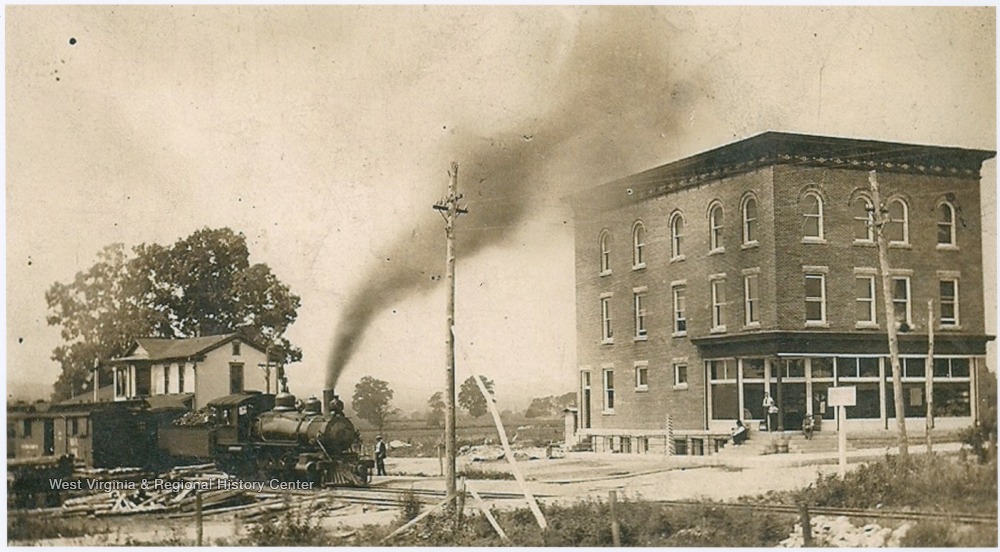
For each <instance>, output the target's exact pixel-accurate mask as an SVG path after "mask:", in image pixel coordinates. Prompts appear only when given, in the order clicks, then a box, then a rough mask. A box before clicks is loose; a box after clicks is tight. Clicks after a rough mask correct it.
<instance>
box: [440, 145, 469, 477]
mask: <svg viewBox="0 0 1000 552" xmlns="http://www.w3.org/2000/svg"><path fill="white" fill-rule="evenodd" d="M461 199H462V195H461V194H459V193H458V163H455V162H452V163H451V169H450V170H449V171H448V195H447V196H446V197H445V198H444V199H442V200H441V201H439V202H438V203H436V204H435V205H434V209H435V210H437V211H440V212H441V216H442V217H444V221H445V224H444V231H445V236H446V237H447V238H448V249H447V252H446V254H445V255H446V259H445V260H446V264H445V267H446V270H445V279H447V280H448V315H447V316H448V320H447V322H448V328H447V330H448V340H447V344H448V365H447V367H446V369H445V371H446V374H447V376H446V378H445V392H444V404H445V415H444V434H445V435H444V454H445V463H444V466H445V471H444V483H445V490H446V496H448V497H452V496H455V493H456V485H455V453H456V450H455V448H456V447H455V219H457V218H458V215H461V214H465V213H468V212H469V211H467V210H466V209H464V208H462V207H459V205H458V202H459V200H461Z"/></svg>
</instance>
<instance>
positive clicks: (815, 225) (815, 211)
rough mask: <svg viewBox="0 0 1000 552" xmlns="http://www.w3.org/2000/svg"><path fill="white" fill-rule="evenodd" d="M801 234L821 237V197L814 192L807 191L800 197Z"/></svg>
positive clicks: (820, 238)
mask: <svg viewBox="0 0 1000 552" xmlns="http://www.w3.org/2000/svg"><path fill="white" fill-rule="evenodd" d="M802 236H803V237H804V238H805V239H812V240H822V239H823V199H822V198H821V197H819V194H817V193H816V192H807V193H806V195H804V196H803V197H802Z"/></svg>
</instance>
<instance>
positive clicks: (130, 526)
mask: <svg viewBox="0 0 1000 552" xmlns="http://www.w3.org/2000/svg"><path fill="white" fill-rule="evenodd" d="M957 448H958V447H957V444H954V445H953V446H948V445H945V446H942V447H939V448H938V451H939V452H954V450H951V449H955V450H957ZM886 452H892V451H891V450H890V451H887V450H885V449H881V450H867V451H865V450H861V451H851V452H850V455H849V462H850V463H849V465H848V469H851V468H852V467H854V466H857V465H858V463H860V462H863V461H865V460H869V459H875V458H878V457H881V456H884V455H885V454H886ZM917 452H919V451H917ZM386 467H387V470H388V472H389V473H390V474H399V475H389V476H385V477H376V478H375V480H374V481H373V484H372V485H373V487H375V488H390V489H410V488H412V489H432V490H443V489H444V480H443V478H442V477H440V476H439V475H438V474H439V470H440V466H439V462H438V459H437V458H390V459H388V461H387V462H386ZM518 468H519V469H520V470H521V473H522V474H523V476H524V478H525V479H526V482H527V487H528V489H529V490H530V491H531V493H533V494H535V495H536V496H537V497H538V498H539V499H540V500H543V501H545V502H547V503H553V502H572V501H576V500H582V499H588V498H596V499H606V498H607V497H608V492H609V491H611V490H615V491H618V494H619V496H621V497H624V498H630V499H646V500H679V499H696V498H710V499H716V500H731V499H735V498H738V497H740V496H747V495H756V494H760V493H764V492H767V491H769V490H791V489H797V488H802V487H805V486H807V485H809V483H811V482H813V481H815V480H816V478H817V477H818V476H819V475H821V474H823V475H826V474H831V473H836V472H837V469H838V465H837V459H836V455H835V454H833V455H831V454H829V453H827V454H784V455H781V454H779V455H767V456H745V457H733V458H719V457H713V456H704V457H695V456H687V457H684V456H680V457H678V456H675V457H663V456H655V455H621V454H596V453H567V454H566V455H565V456H564V457H562V458H553V459H545V458H542V459H535V460H524V461H519V462H518ZM465 469H469V470H470V471H485V472H489V471H509V469H510V468H509V465H508V464H507V462H505V461H497V460H493V461H488V462H473V461H471V460H470V459H469V458H468V457H465V458H460V459H459V461H458V471H459V472H460V473H461V472H462V471H464V470H465ZM466 484H467V486H468V487H470V488H472V489H475V490H476V491H478V492H497V493H515V492H519V491H520V486H519V484H518V483H517V482H516V481H510V480H491V479H476V480H469V481H467V482H466ZM487 502H488V503H489V504H490V506H491V507H496V508H516V507H522V506H524V505H525V501H524V499H523V498H512V499H492V500H487ZM396 516H397V509H396V508H389V507H376V506H364V505H358V504H351V505H345V506H344V507H342V508H340V509H337V510H333V511H330V512H328V514H327V516H326V517H325V518H324V519H323V520H322V525H323V526H324V527H326V528H328V529H329V530H331V531H332V532H334V533H335V534H336V533H338V532H340V533H348V532H350V531H351V530H352V528H354V527H360V526H363V525H382V524H388V523H391V522H392V521H393V520H394V519H395V518H396ZM104 521H105V522H106V523H108V524H110V525H111V526H112V530H111V532H109V533H106V534H104V535H94V536H89V537H81V538H72V539H50V540H46V541H44V542H32V543H10V544H14V545H17V544H29V545H45V546H87V545H91V546H92V545H98V546H102V545H115V544H126V543H128V542H133V543H134V542H142V543H163V544H170V543H171V541H173V542H177V541H179V540H185V541H188V542H191V541H193V540H194V538H195V528H194V522H193V520H191V519H183V520H177V519H173V520H171V519H164V518H156V517H153V516H151V515H143V516H131V517H129V516H119V517H115V518H105V520H104ZM245 530H246V528H245V527H244V525H243V522H241V521H240V520H238V519H236V518H235V517H234V516H229V517H224V515H220V516H213V517H211V518H207V519H206V521H205V526H204V539H205V543H206V544H212V543H215V542H216V541H217V540H218V539H232V538H234V537H236V536H238V535H240V534H243V533H244V531H245Z"/></svg>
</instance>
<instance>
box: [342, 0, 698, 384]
mask: <svg viewBox="0 0 1000 552" xmlns="http://www.w3.org/2000/svg"><path fill="white" fill-rule="evenodd" d="M662 15H663V12H660V11H657V10H656V9H654V8H649V7H640V8H609V9H598V10H592V11H591V10H587V11H585V12H584V15H583V16H582V17H581V19H580V21H579V29H578V32H577V36H576V40H575V42H574V44H573V46H572V50H571V52H570V55H569V57H568V58H567V60H566V62H565V64H564V66H563V67H562V68H561V70H560V71H559V72H558V75H557V76H558V78H559V79H560V82H559V84H558V85H557V86H555V87H553V88H554V90H555V93H554V94H553V97H552V98H551V99H550V100H548V103H549V105H550V106H551V107H550V108H549V109H548V110H547V111H546V112H545V115H544V118H542V119H540V120H538V122H536V123H533V124H526V125H525V126H524V127H523V129H521V130H519V131H518V132H513V133H507V134H503V135H496V136H491V137H488V138H487V137H482V136H473V135H469V134H463V133H456V134H455V135H454V140H453V144H451V147H450V150H449V151H452V152H454V154H453V159H455V160H456V161H458V162H459V187H460V190H461V191H462V193H463V194H464V195H465V200H464V201H465V202H466V203H467V204H468V205H469V209H470V211H471V214H470V215H469V216H468V217H462V219H461V222H460V227H459V228H460V231H459V232H458V237H457V248H458V252H459V255H460V256H461V257H462V258H467V257H469V256H471V255H475V254H476V253H478V252H480V251H482V250H483V249H485V248H487V247H489V246H491V245H497V244H500V243H501V242H503V240H505V239H506V238H507V237H508V236H509V235H510V234H511V233H513V232H514V231H516V229H517V228H518V226H519V223H520V222H522V221H523V220H524V219H525V217H527V216H529V215H530V213H531V207H532V205H534V204H535V203H536V202H537V201H536V200H539V199H540V198H549V199H552V198H558V197H559V196H561V195H564V194H565V193H566V192H567V191H568V190H569V189H570V188H571V187H579V186H581V185H583V186H593V185H596V184H600V183H601V182H602V181H603V180H604V179H609V178H611V177H613V176H623V175H624V174H627V172H628V171H633V170H636V168H637V167H635V166H634V163H635V162H636V160H637V159H655V158H656V157H655V155H652V152H654V151H656V149H658V145H660V144H662V139H661V138H658V137H660V136H663V135H664V133H668V132H670V131H671V128H672V127H674V126H675V119H676V117H677V116H678V114H679V113H681V110H680V109H679V108H678V106H677V105H676V104H677V103H680V102H679V101H678V98H677V96H678V94H682V95H683V94H684V93H685V91H686V90H688V89H689V86H687V85H686V84H685V83H683V82H679V81H672V80H671V79H670V77H669V73H670V63H669V59H670V55H669V50H668V48H667V46H668V44H667V39H666V37H667V36H668V35H669V33H670V32H672V30H673V29H672V26H671V25H670V24H669V23H668V22H667V21H666V20H665V19H664V18H663V17H662ZM672 97H673V99H671V98H672ZM672 104H674V105H672ZM567 160H568V163H567ZM556 163H557V164H559V165H560V166H569V167H572V169H571V171H570V172H568V173H567V174H565V175H561V176H560V178H558V179H553V178H546V177H545V174H546V169H549V168H550V167H551V165H552V164H556ZM445 169H446V167H442V184H443V183H444V176H443V175H444V170H445ZM550 203H551V202H550ZM427 207H428V216H427V218H426V219H425V220H424V221H423V223H422V224H421V226H420V229H419V231H417V232H415V233H414V234H412V235H409V234H408V235H406V236H402V237H401V239H400V240H399V241H397V242H396V243H395V245H394V246H393V247H392V248H391V250H390V251H389V252H388V253H387V255H386V256H387V257H389V258H390V259H392V262H391V263H388V264H387V265H380V266H378V267H376V268H375V269H374V270H372V271H371V272H370V274H369V278H368V279H367V280H366V281H365V282H364V284H363V285H362V286H361V288H360V289H358V290H357V291H356V292H355V293H354V294H353V295H352V298H351V301H350V303H349V305H348V307H347V309H346V310H345V311H343V312H342V313H341V317H340V318H341V319H340V323H339V324H338V334H337V335H336V337H335V343H334V347H333V351H332V353H331V357H330V361H329V366H328V371H327V387H333V386H334V385H335V384H336V381H337V379H338V377H339V376H340V374H341V372H342V371H343V369H344V368H345V366H346V365H347V363H348V362H349V360H350V358H351V356H352V355H353V353H354V351H355V348H356V347H357V345H358V344H359V341H360V340H361V338H362V336H363V335H364V333H365V331H366V330H367V328H368V326H369V324H370V323H371V321H372V318H373V317H374V316H375V315H377V314H378V313H379V312H381V311H382V310H383V309H384V308H385V307H387V306H388V305H390V304H392V303H394V302H397V301H399V300H400V299H402V298H403V297H406V296H409V295H412V294H416V293H423V292H427V291H429V290H431V289H433V288H434V287H435V286H436V285H437V284H438V279H437V278H435V277H434V276H433V275H435V274H440V272H441V271H442V269H443V266H444V251H445V243H444V240H445V237H444V232H443V231H442V229H441V224H442V222H441V218H440V216H439V215H438V214H437V213H434V212H432V211H431V210H430V209H429V207H430V206H427Z"/></svg>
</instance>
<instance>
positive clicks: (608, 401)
mask: <svg viewBox="0 0 1000 552" xmlns="http://www.w3.org/2000/svg"><path fill="white" fill-rule="evenodd" d="M614 411H615V371H614V370H613V369H610V368H607V369H605V370H604V412H606V413H611V412H614Z"/></svg>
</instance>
